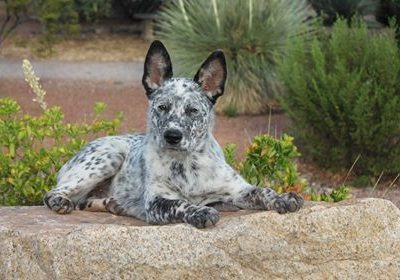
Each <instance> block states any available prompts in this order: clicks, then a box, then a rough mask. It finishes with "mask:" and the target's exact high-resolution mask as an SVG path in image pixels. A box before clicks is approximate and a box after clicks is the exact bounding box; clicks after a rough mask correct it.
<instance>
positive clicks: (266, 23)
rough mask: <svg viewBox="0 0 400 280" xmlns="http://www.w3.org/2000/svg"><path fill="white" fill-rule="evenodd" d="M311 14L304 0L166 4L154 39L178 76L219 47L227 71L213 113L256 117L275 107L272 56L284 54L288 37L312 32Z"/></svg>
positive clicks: (276, 85) (210, 0)
mask: <svg viewBox="0 0 400 280" xmlns="http://www.w3.org/2000/svg"><path fill="white" fill-rule="evenodd" d="M311 13H312V10H311V9H310V8H309V6H308V4H307V1H305V0H265V1H252V0H249V1H244V0H219V1H216V0H203V1H195V0H189V1H182V0H181V1H170V2H167V3H166V5H165V6H164V7H163V9H162V10H161V12H160V17H159V21H158V29H159V31H158V32H157V37H158V38H159V39H161V40H163V41H164V42H165V43H166V45H167V47H168V49H169V50H170V51H171V54H172V58H173V59H174V60H175V65H178V69H177V70H178V71H175V72H178V74H181V75H193V74H194V73H195V71H196V68H198V67H199V65H200V63H201V62H202V61H203V60H204V59H205V57H207V55H208V54H209V53H210V52H212V51H213V50H215V49H222V50H223V51H224V52H225V55H226V56H227V64H228V71H229V73H228V82H227V87H226V91H225V95H224V96H223V97H222V98H221V99H220V100H219V103H218V105H217V110H218V111H225V110H226V108H230V109H232V108H234V109H235V112H237V113H239V114H243V113H249V114H257V113H261V112H265V111H267V110H269V106H275V105H276V104H277V103H276V96H277V95H278V94H279V93H280V90H281V86H280V83H279V81H278V79H277V77H276V71H275V67H276V64H275V57H276V56H282V55H283V54H284V49H285V46H286V44H287V41H288V38H290V37H293V36H296V35H299V34H302V35H303V36H310V35H311V34H312V30H313V22H314V20H313V19H310V15H311Z"/></svg>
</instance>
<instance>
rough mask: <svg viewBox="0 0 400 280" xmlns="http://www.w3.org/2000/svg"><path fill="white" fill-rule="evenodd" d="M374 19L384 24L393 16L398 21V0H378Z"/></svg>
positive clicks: (399, 13)
mask: <svg viewBox="0 0 400 280" xmlns="http://www.w3.org/2000/svg"><path fill="white" fill-rule="evenodd" d="M375 17H376V20H377V21H379V22H381V23H383V24H385V25H389V24H390V19H391V18H394V19H395V20H396V22H400V1H398V0H379V4H378V7H377V9H376V15H375Z"/></svg>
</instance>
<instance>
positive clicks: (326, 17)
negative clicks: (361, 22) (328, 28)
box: [309, 0, 377, 25]
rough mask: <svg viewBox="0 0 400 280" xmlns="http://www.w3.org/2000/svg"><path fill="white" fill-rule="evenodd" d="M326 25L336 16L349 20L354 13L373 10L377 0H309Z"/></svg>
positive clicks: (360, 13)
mask: <svg viewBox="0 0 400 280" xmlns="http://www.w3.org/2000/svg"><path fill="white" fill-rule="evenodd" d="M309 2H310V3H311V5H312V7H313V8H314V9H315V10H316V12H317V13H318V15H320V16H321V17H322V19H323V21H324V24H326V25H332V24H333V23H334V22H335V21H336V20H337V19H338V17H341V18H345V19H347V20H351V19H352V18H353V17H354V16H355V15H357V14H358V15H364V14H365V13H367V12H374V11H375V9H376V2H377V0H309Z"/></svg>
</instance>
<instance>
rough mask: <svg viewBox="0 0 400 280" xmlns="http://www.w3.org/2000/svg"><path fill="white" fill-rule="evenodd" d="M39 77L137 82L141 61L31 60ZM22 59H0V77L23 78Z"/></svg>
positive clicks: (140, 72) (141, 66)
mask: <svg viewBox="0 0 400 280" xmlns="http://www.w3.org/2000/svg"><path fill="white" fill-rule="evenodd" d="M31 63H32V65H33V68H34V70H35V73H36V74H37V75H38V76H39V77H40V78H41V79H43V80H44V79H52V80H53V79H56V80H57V79H60V80H88V81H114V82H138V81H140V80H141V78H142V74H143V63H142V62H81V61H79V62H74V61H56V60H50V61H48V60H45V61H39V60H35V61H31ZM21 64H22V60H20V59H0V78H3V79H9V78H12V79H21V80H23V79H24V76H23V73H22V70H21Z"/></svg>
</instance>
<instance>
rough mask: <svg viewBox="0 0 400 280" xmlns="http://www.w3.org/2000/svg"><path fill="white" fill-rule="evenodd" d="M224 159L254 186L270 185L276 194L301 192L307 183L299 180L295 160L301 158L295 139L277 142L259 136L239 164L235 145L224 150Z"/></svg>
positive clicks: (267, 137) (270, 137) (284, 138)
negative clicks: (294, 143)
mask: <svg viewBox="0 0 400 280" xmlns="http://www.w3.org/2000/svg"><path fill="white" fill-rule="evenodd" d="M224 155H225V160H226V161H227V163H228V164H229V165H231V166H232V167H233V168H235V169H236V170H238V172H239V173H240V174H241V175H242V176H243V178H244V179H245V180H246V181H247V182H249V183H250V184H252V185H255V186H259V187H265V186H269V185H270V186H271V187H272V188H273V189H275V190H276V191H277V192H284V191H285V192H286V191H297V192H300V191H302V190H303V188H304V187H305V186H306V182H305V181H304V180H303V179H300V177H299V174H298V172H297V167H296V164H295V159H296V158H297V157H298V156H299V155H300V154H299V153H298V152H297V148H296V147H295V146H294V145H293V138H292V137H290V136H288V135H283V136H282V137H281V138H280V139H275V138H273V137H272V136H270V135H267V134H263V135H259V136H256V137H255V138H254V139H253V142H252V143H251V145H250V146H249V147H248V148H247V151H246V157H245V159H244V160H243V161H242V162H236V145H234V144H228V145H226V146H225V147H224Z"/></svg>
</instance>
